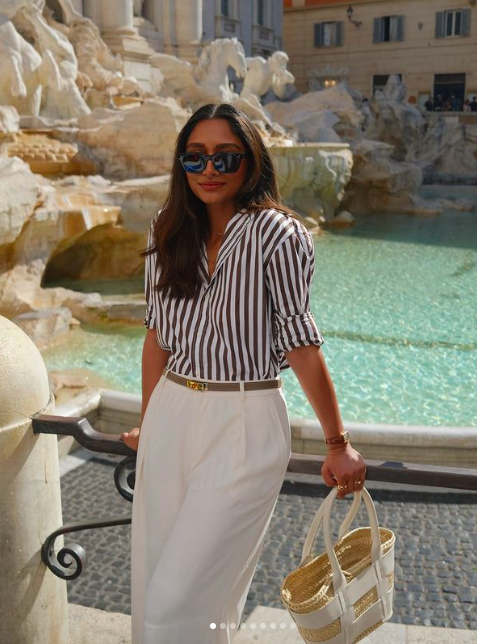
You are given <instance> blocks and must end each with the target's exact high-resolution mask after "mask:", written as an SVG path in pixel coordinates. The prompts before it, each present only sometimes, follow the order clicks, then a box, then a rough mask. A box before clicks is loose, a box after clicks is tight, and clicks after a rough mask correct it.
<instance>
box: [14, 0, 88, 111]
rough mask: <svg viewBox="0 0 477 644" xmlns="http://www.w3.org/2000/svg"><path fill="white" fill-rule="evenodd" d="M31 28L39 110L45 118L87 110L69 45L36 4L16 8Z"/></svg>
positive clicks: (75, 60)
mask: <svg viewBox="0 0 477 644" xmlns="http://www.w3.org/2000/svg"><path fill="white" fill-rule="evenodd" d="M20 11H21V14H22V16H23V17H24V18H26V20H28V21H29V22H30V24H31V26H32V27H33V29H34V33H35V44H36V47H37V49H38V50H39V53H40V55H41V56H42V59H43V62H42V65H41V67H40V69H39V75H40V81H41V84H42V86H43V95H42V107H41V111H42V114H43V115H44V116H47V117H49V118H75V117H78V116H83V115H85V114H89V113H90V112H91V110H90V108H89V107H88V105H87V104H86V102H85V100H84V98H83V97H82V95H81V92H80V91H79V88H78V85H77V84H76V78H77V76H78V59H77V58H76V54H75V50H74V48H73V45H72V44H71V43H70V42H69V40H68V38H67V37H66V36H65V35H64V34H62V33H61V32H59V31H58V30H56V29H54V28H52V27H50V25H49V24H48V23H47V22H46V20H45V19H44V17H43V15H42V13H41V11H40V9H39V8H38V6H37V5H35V4H34V3H32V2H30V3H28V4H26V5H24V6H23V7H22V9H20Z"/></svg>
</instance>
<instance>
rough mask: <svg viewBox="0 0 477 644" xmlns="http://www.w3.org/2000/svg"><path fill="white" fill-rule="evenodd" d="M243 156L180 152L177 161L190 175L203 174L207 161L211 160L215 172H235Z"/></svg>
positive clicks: (233, 153) (230, 153) (229, 153)
mask: <svg viewBox="0 0 477 644" xmlns="http://www.w3.org/2000/svg"><path fill="white" fill-rule="evenodd" d="M244 158H246V157H245V154H238V153H237V152H217V154H203V153H202V152H181V153H180V154H179V160H180V162H181V164H182V167H183V168H184V170H185V171H186V172H190V173H192V174H194V173H198V172H204V170H205V169H206V167H207V163H208V162H209V159H211V160H212V163H213V164H214V168H215V169H216V170H217V172H225V173H228V172H237V170H238V169H239V168H240V163H241V161H242V159H244Z"/></svg>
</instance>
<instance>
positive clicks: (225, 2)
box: [221, 0, 230, 18]
mask: <svg viewBox="0 0 477 644" xmlns="http://www.w3.org/2000/svg"><path fill="white" fill-rule="evenodd" d="M221 11H222V15H223V16H226V17H227V18H230V6H229V0H222V4H221Z"/></svg>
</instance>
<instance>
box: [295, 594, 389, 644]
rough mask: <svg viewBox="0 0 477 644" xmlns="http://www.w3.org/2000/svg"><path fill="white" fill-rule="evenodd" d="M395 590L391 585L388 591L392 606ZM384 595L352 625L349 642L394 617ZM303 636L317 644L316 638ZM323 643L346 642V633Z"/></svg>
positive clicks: (311, 642)
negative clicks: (388, 609) (378, 623)
mask: <svg viewBox="0 0 477 644" xmlns="http://www.w3.org/2000/svg"><path fill="white" fill-rule="evenodd" d="M393 590H394V587H391V588H390V589H389V590H388V592H387V593H386V595H387V596H386V600H387V602H388V603H389V605H390V606H392V595H393ZM383 600H384V597H383V598H381V599H380V600H378V601H377V602H376V603H375V604H373V605H372V606H370V607H369V608H368V609H367V610H365V612H364V613H362V614H361V615H360V616H359V617H358V619H356V620H355V622H354V623H353V625H352V626H351V628H350V629H348V630H349V631H351V633H350V634H349V642H354V640H355V639H356V638H357V637H358V636H359V635H361V633H363V632H364V631H365V630H367V629H368V628H371V626H374V625H375V624H377V622H379V621H381V620H382V621H387V620H388V619H390V618H391V617H392V614H393V611H392V609H391V611H390V612H386V611H385V609H384V604H385V603H387V602H386V601H383ZM302 638H303V639H304V641H305V642H306V644H317V643H316V641H315V640H308V639H306V638H305V637H303V635H302ZM323 644H346V634H345V632H344V631H343V630H342V631H341V633H338V635H335V636H334V637H332V638H330V639H328V640H325V641H324V642H323Z"/></svg>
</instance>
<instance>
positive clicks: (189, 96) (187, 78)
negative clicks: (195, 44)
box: [151, 38, 247, 106]
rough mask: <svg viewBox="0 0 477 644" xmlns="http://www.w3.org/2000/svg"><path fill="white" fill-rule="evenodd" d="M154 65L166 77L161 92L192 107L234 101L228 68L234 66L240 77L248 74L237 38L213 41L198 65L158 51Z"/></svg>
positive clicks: (243, 53) (152, 59)
mask: <svg viewBox="0 0 477 644" xmlns="http://www.w3.org/2000/svg"><path fill="white" fill-rule="evenodd" d="M151 64H152V65H153V66H154V67H157V68H158V69H159V70H160V71H161V73H162V75H163V76H164V81H163V85H162V88H161V94H162V95H163V96H173V97H175V98H178V99H179V100H181V101H182V102H183V104H184V105H189V106H193V105H196V104H198V105H200V104H202V103H204V101H210V102H214V101H225V102H233V101H234V100H235V99H237V98H238V94H237V93H236V92H234V91H233V90H232V89H231V87H230V81H229V77H228V73H227V69H228V67H229V66H230V67H232V68H233V69H234V70H235V73H236V74H237V76H238V77H239V78H243V77H245V74H246V73H247V63H246V60H245V52H244V49H243V46H242V44H241V43H240V42H239V41H238V39H237V38H218V39H217V40H214V41H213V42H212V43H210V45H207V46H206V47H204V49H203V50H202V52H201V54H200V57H199V60H198V62H197V64H196V65H192V64H191V63H189V62H188V61H185V60H181V59H179V58H176V57H175V56H171V55H169V54H155V55H154V56H152V58H151Z"/></svg>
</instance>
